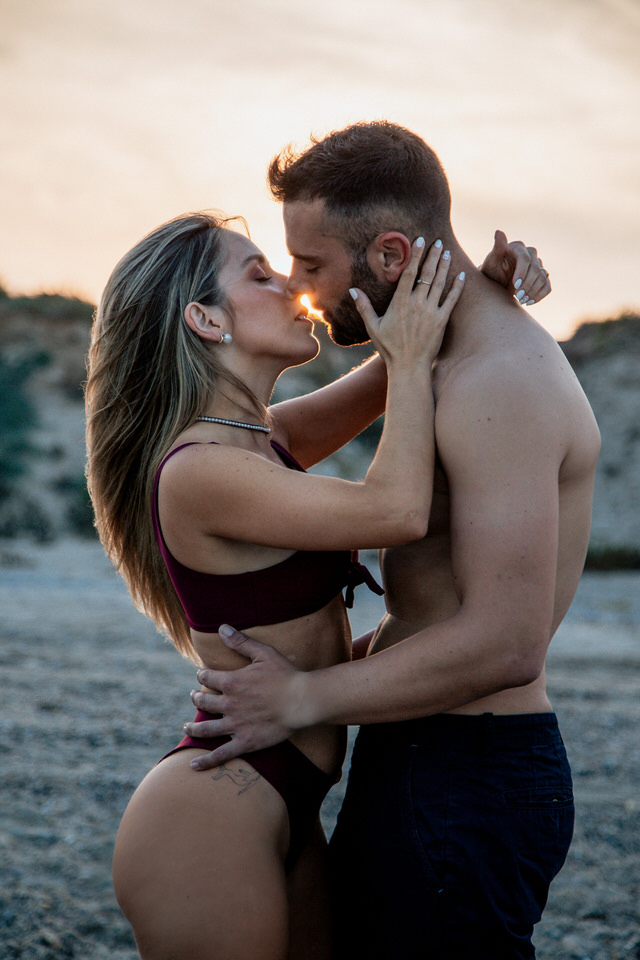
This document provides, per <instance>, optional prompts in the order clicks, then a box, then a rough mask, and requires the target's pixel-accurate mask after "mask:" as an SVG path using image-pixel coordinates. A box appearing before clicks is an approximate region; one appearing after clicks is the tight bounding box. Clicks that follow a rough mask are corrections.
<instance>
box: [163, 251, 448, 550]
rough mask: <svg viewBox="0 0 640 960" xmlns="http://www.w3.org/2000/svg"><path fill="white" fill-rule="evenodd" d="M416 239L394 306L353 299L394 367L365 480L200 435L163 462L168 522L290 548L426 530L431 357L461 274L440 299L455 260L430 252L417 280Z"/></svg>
mask: <svg viewBox="0 0 640 960" xmlns="http://www.w3.org/2000/svg"><path fill="white" fill-rule="evenodd" d="M421 252H422V251H421V248H420V247H419V246H418V245H417V244H416V245H414V249H413V252H412V256H411V262H410V264H409V266H408V267H407V269H406V270H405V272H404V274H403V275H402V277H401V279H400V282H399V284H398V288H397V290H396V293H395V295H394V298H393V300H392V302H391V304H390V306H389V309H388V310H387V312H386V313H385V315H384V316H383V317H382V318H378V317H377V316H376V315H375V312H374V311H373V308H372V307H371V305H370V303H369V301H368V299H367V298H366V296H364V294H362V293H361V292H358V298H357V300H356V305H357V307H358V310H359V311H360V313H361V316H362V318H363V320H364V321H365V323H366V325H367V329H368V331H369V333H370V335H371V337H372V339H373V341H374V343H375V345H376V346H377V347H378V350H379V352H380V354H381V356H382V357H383V359H384V361H385V363H386V365H387V368H388V371H389V383H388V390H387V416H386V418H385V425H384V428H383V431H382V436H381V439H380V443H379V446H378V449H377V451H376V455H375V457H374V459H373V462H372V463H371V466H370V467H369V470H368V471H367V475H366V477H365V479H364V481H363V482H361V483H354V482H350V481H346V480H340V479H337V478H333V477H322V476H313V475H311V474H303V473H299V472H298V471H295V470H290V469H287V468H286V467H284V466H281V465H279V464H277V463H274V462H273V461H272V460H269V459H266V458H265V457H263V456H260V455H258V454H254V453H251V452H249V451H247V450H243V449H240V448H237V447H228V446H222V445H220V446H219V445H209V444H197V445H194V446H190V447H186V448H185V449H184V450H183V451H180V453H178V454H177V455H176V456H175V457H173V458H172V459H171V460H170V461H169V462H168V463H167V464H166V466H165V468H164V470H163V472H162V476H161V480H160V491H161V503H160V508H161V522H162V526H163V529H165V530H166V529H167V528H168V527H170V525H171V523H172V522H173V523H175V522H176V519H175V518H179V523H180V525H181V527H182V529H185V527H188V528H190V529H198V530H201V531H203V532H204V533H206V534H209V535H211V536H218V537H224V538H227V539H231V540H240V541H245V542H249V543H254V544H262V545H265V546H271V547H281V548H287V549H293V550H313V549H315V550H318V549H319V550H340V549H347V548H356V547H357V548H360V547H377V546H380V545H394V544H399V543H404V542H407V541H408V540H415V539H417V538H419V537H421V536H424V534H425V532H426V529H427V523H428V517H429V511H430V506H431V492H432V485H433V469H434V459H435V451H434V424H433V416H434V414H433V393H432V387H431V363H432V360H433V358H434V357H435V355H436V354H437V352H438V349H439V346H440V342H441V340H442V335H443V333H444V327H445V324H446V321H447V320H448V318H449V315H450V313H451V310H452V309H453V307H454V305H455V303H456V302H457V300H458V297H459V295H460V292H461V291H462V286H463V277H462V276H461V277H459V278H457V279H456V280H455V281H454V283H453V286H452V288H451V291H450V292H449V294H448V295H447V297H446V299H445V300H444V302H443V304H442V306H440V298H441V296H442V293H443V289H444V285H445V281H446V276H447V272H448V266H449V262H448V260H446V259H445V257H444V256H443V257H442V258H441V259H440V262H439V263H438V259H439V251H437V250H436V251H435V252H434V253H430V255H429V256H428V257H427V260H426V261H425V265H424V267H423V269H422V275H421V279H425V280H426V279H427V278H431V279H430V280H428V283H427V284H426V285H425V286H421V285H419V284H415V287H414V280H415V278H416V274H417V270H418V264H419V261H420V257H421Z"/></svg>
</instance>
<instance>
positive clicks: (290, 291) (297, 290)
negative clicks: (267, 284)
mask: <svg viewBox="0 0 640 960" xmlns="http://www.w3.org/2000/svg"><path fill="white" fill-rule="evenodd" d="M310 291H311V284H310V283H308V282H307V281H304V280H302V278H301V277H298V276H296V274H295V273H292V274H291V275H290V276H289V279H288V280H287V285H286V287H285V294H286V295H287V298H288V299H289V300H297V299H298V297H301V296H302V294H303V293H309V292H310Z"/></svg>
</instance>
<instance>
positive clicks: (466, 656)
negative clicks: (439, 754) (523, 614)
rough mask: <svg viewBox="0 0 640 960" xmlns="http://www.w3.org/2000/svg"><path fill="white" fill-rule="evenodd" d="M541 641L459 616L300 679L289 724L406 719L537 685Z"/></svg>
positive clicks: (495, 625)
mask: <svg viewBox="0 0 640 960" xmlns="http://www.w3.org/2000/svg"><path fill="white" fill-rule="evenodd" d="M542 640H543V638H542V637H541V636H538V637H534V636H533V635H532V634H531V633H530V631H528V635H525V634H524V632H523V633H522V634H521V635H520V636H517V635H515V636H514V630H513V625H512V624H511V625H510V626H509V628H507V627H506V626H504V627H501V626H499V625H497V624H495V622H494V623H493V624H492V625H491V628H490V627H489V624H488V623H487V624H486V625H483V624H481V623H480V624H479V623H477V622H476V623H475V624H474V623H473V621H472V619H471V618H468V617H467V618H465V616H464V615H463V614H456V615H455V616H454V617H451V618H450V619H449V620H445V621H442V622H441V623H438V624H435V625H434V626H431V627H427V628H426V629H425V630H422V631H420V632H419V633H417V634H414V635H413V636H411V637H408V638H407V639H406V640H403V641H401V642H400V643H398V644H395V645H394V646H392V647H390V648H388V649H387V650H383V651H381V652H380V653H376V654H373V655H372V656H369V657H366V658H364V659H362V660H358V661H352V662H349V663H342V664H337V665H336V666H332V667H328V668H325V669H323V670H314V671H311V672H310V673H306V674H301V675H299V676H298V677H297V679H296V683H297V684H298V688H297V693H296V696H295V698H294V700H295V703H294V704H292V713H293V714H294V715H292V717H291V718H290V719H291V724H292V726H293V727H295V728H301V727H307V726H312V725H314V724H316V723H335V724H362V723H383V722H387V721H397V720H410V719H414V718H416V717H423V716H429V715H431V714H435V713H441V712H442V711H445V710H452V709H454V708H456V707H460V706H462V705H463V704H466V703H470V702H472V701H474V700H478V699H480V698H481V697H486V696H489V695H490V694H493V693H497V692H498V691H500V690H505V689H507V688H510V687H516V686H521V685H523V684H525V683H530V682H532V681H533V680H535V679H536V677H537V676H538V675H539V673H540V670H541V669H542V664H543V661H544V652H543V651H544V643H543V642H542Z"/></svg>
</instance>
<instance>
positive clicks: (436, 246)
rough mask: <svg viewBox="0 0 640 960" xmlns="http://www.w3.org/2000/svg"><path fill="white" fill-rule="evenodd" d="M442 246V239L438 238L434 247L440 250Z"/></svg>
mask: <svg viewBox="0 0 640 960" xmlns="http://www.w3.org/2000/svg"><path fill="white" fill-rule="evenodd" d="M441 246H442V240H436V242H435V243H434V247H435V248H436V250H439V249H440V247H441Z"/></svg>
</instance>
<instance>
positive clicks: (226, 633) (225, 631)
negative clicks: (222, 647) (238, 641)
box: [218, 623, 235, 637]
mask: <svg viewBox="0 0 640 960" xmlns="http://www.w3.org/2000/svg"><path fill="white" fill-rule="evenodd" d="M218 633H221V634H222V636H223V637H232V636H233V635H234V633H235V630H234V629H233V627H230V626H229V624H228V623H223V624H221V625H220V627H219V629H218Z"/></svg>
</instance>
